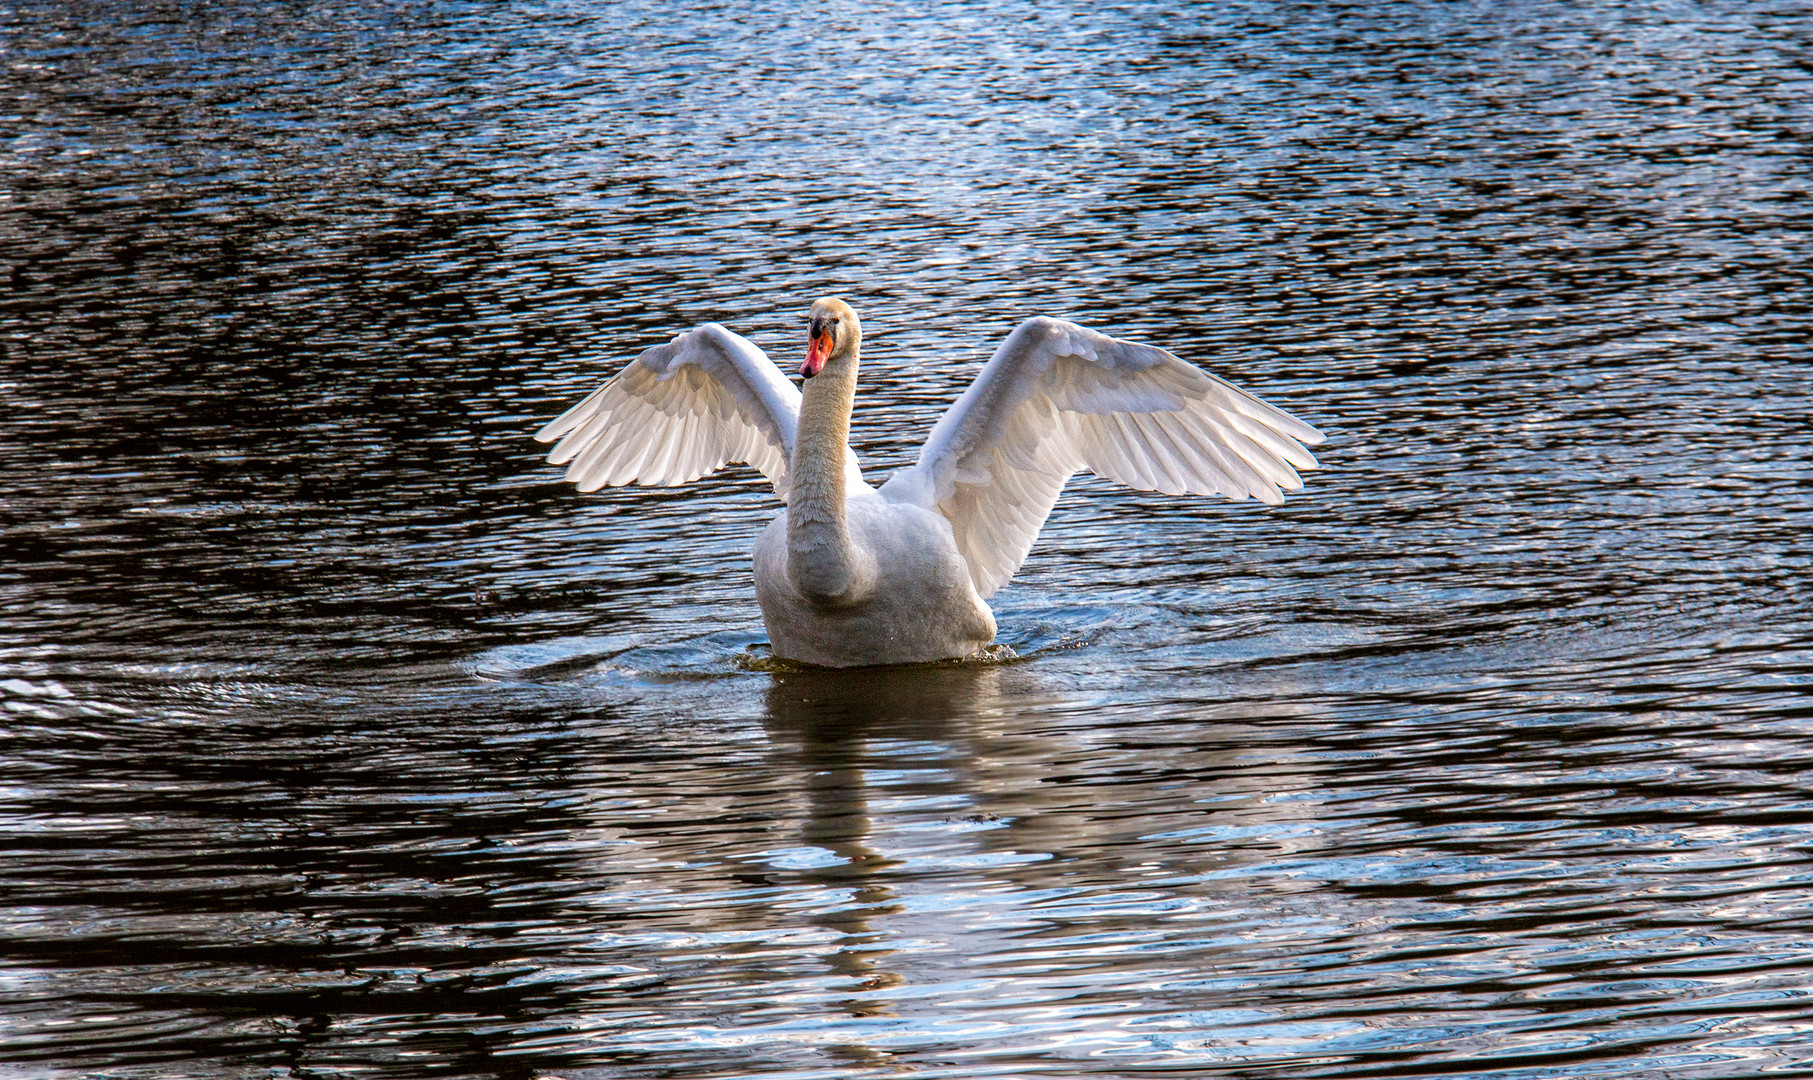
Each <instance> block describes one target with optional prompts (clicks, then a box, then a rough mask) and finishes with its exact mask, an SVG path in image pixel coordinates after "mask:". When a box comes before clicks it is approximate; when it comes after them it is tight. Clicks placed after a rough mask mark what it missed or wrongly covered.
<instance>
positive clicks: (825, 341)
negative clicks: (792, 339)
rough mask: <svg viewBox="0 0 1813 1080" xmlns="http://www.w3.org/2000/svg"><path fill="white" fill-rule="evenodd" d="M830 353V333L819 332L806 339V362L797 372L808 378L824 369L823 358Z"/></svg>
mask: <svg viewBox="0 0 1813 1080" xmlns="http://www.w3.org/2000/svg"><path fill="white" fill-rule="evenodd" d="M830 355H831V335H830V334H819V335H817V336H813V337H808V338H807V339H806V362H805V363H803V364H801V365H800V366H799V373H800V374H801V375H804V376H805V377H806V378H808V379H810V378H811V377H812V376H814V375H817V374H818V373H819V372H821V371H823V370H824V369H825V358H826V357H828V356H830Z"/></svg>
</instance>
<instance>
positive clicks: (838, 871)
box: [764, 664, 1320, 1016]
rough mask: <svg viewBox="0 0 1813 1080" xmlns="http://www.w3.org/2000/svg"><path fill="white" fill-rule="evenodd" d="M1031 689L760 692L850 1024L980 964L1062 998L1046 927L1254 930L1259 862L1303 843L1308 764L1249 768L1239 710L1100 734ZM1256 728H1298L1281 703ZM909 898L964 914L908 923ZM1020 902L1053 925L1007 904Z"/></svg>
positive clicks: (883, 687)
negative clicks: (1153, 901)
mask: <svg viewBox="0 0 1813 1080" xmlns="http://www.w3.org/2000/svg"><path fill="white" fill-rule="evenodd" d="M1038 682H1039V680H1038V678H1037V676H1036V674H1035V671H1034V669H1033V668H1031V667H1030V666H1026V665H1019V664H957V665H926V666H915V667H899V668H887V669H869V670H865V671H861V672H850V671H810V670H809V671H798V672H788V673H780V674H775V675H772V676H771V681H770V683H769V685H768V687H767V690H766V694H765V700H764V704H765V706H766V710H765V711H766V722H765V728H766V730H767V733H768V736H769V739H770V743H771V745H772V747H773V749H772V760H773V761H774V764H775V766H776V768H777V771H786V772H791V773H793V774H794V775H795V776H796V777H797V778H798V780H797V783H798V785H799V786H798V789H797V790H798V792H799V794H800V798H801V800H802V803H803V805H801V807H800V819H799V824H798V826H797V829H798V832H797V839H798V842H799V843H801V844H803V845H805V846H806V847H807V848H808V849H809V851H810V855H808V856H807V857H805V858H804V859H802V860H799V861H800V862H804V863H806V864H807V865H805V866H804V867H803V868H801V867H799V866H798V864H797V862H796V864H795V868H793V869H791V870H790V874H789V876H790V877H791V878H792V880H794V881H798V882H802V883H811V884H814V885H819V886H823V887H825V888H829V889H834V890H845V891H847V901H846V902H844V903H842V904H838V905H837V906H835V907H833V908H831V909H830V910H824V911H821V912H819V913H818V914H816V915H814V916H813V917H812V918H811V920H810V921H811V923H812V924H813V925H815V926H819V927H822V928H824V929H827V930H831V931H834V932H836V933H838V934H840V935H842V936H843V941H842V943H841V944H840V946H839V947H838V949H837V951H836V952H835V953H834V954H832V955H831V956H830V957H829V958H828V963H829V965H830V970H831V972H832V973H833V974H835V975H838V976H843V977H847V978H848V979H850V980H851V985H853V986H855V987H856V988H857V993H855V994H854V995H853V996H852V997H851V998H850V999H847V1000H844V1001H842V1002H840V1007H841V1008H843V1009H845V1010H847V1011H848V1013H849V1014H850V1015H852V1016H885V1015H893V1014H892V1013H891V1012H890V1011H889V1010H890V1008H891V1002H890V998H892V997H893V995H890V994H889V993H888V991H889V990H890V989H892V988H893V987H896V986H899V985H901V984H903V983H912V984H917V985H920V986H924V985H925V984H927V983H933V982H936V983H943V984H946V985H950V986H958V985H967V984H968V983H969V982H971V981H973V978H974V976H973V974H966V973H965V972H960V971H953V970H951V967H952V965H951V959H950V958H951V957H953V956H955V957H960V958H965V960H979V959H981V958H984V957H993V958H996V959H998V960H999V961H1001V963H1002V965H1004V966H1007V967H1010V968H1013V969H1014V970H1015V976H1014V977H1015V979H1016V981H1017V984H1018V986H1019V990H1018V991H1016V992H1024V991H1028V990H1029V989H1030V988H1031V987H1033V986H1036V985H1038V984H1040V983H1042V982H1046V981H1050V982H1051V983H1052V986H1051V989H1052V991H1053V992H1054V993H1056V992H1058V986H1059V984H1061V983H1063V982H1064V980H1066V979H1068V978H1072V977H1074V971H1075V968H1076V964H1075V963H1073V962H1071V961H1064V962H1053V961H1051V960H1050V959H1049V958H1045V957H1042V956H1038V955H1037V954H1039V953H1040V945H1039V943H1040V942H1041V941H1043V940H1044V939H1045V938H1046V937H1047V936H1048V935H1049V933H1050V932H1051V931H1052V929H1053V927H1054V926H1055V925H1058V924H1060V923H1061V924H1063V925H1065V926H1066V927H1068V931H1067V932H1075V931H1076V930H1077V929H1078V928H1079V924H1085V925H1087V927H1088V929H1089V933H1091V934H1092V935H1107V936H1109V937H1113V936H1116V935H1127V936H1129V937H1132V936H1142V937H1149V936H1150V935H1151V933H1152V931H1153V928H1154V921H1153V917H1152V914H1151V913H1150V912H1148V911H1145V910H1144V905H1142V904H1133V905H1131V906H1129V905H1128V904H1127V901H1128V898H1130V897H1134V896H1135V895H1136V894H1148V893H1152V892H1153V891H1154V890H1155V889H1157V890H1162V891H1163V892H1164V893H1165V894H1166V895H1167V903H1171V904H1173V905H1174V906H1175V908H1174V909H1175V910H1176V911H1177V912H1179V913H1181V914H1180V917H1181V918H1184V919H1186V920H1187V919H1188V918H1190V917H1191V913H1195V914H1197V915H1200V916H1201V917H1203V918H1205V919H1207V920H1209V921H1210V922H1212V923H1214V924H1217V925H1219V924H1222V923H1224V922H1225V921H1227V920H1229V919H1234V920H1251V919H1261V920H1263V919H1267V918H1270V917H1272V915H1275V914H1278V913H1276V912H1272V913H1264V914H1256V913H1255V910H1254V900H1255V898H1254V897H1253V896H1251V895H1249V893H1250V890H1251V889H1252V887H1253V885H1254V880H1253V878H1252V877H1251V876H1249V875H1250V873H1252V872H1253V869H1254V867H1255V864H1261V863H1266V862H1269V861H1275V860H1277V859H1279V858H1280V857H1281V856H1300V855H1301V853H1302V852H1303V851H1304V850H1306V849H1308V848H1311V847H1314V846H1315V845H1316V844H1317V843H1318V842H1319V841H1318V830H1317V829H1316V828H1315V823H1314V819H1315V815H1316V813H1317V809H1318V806H1319V804H1320V800H1319V799H1318V798H1316V796H1315V786H1316V783H1315V776H1314V772H1315V769H1314V765H1313V764H1312V763H1311V762H1309V761H1308V760H1306V755H1304V754H1302V753H1300V752H1297V751H1294V750H1290V749H1284V752H1283V753H1282V754H1279V755H1277V757H1275V758H1274V759H1273V760H1270V761H1267V760H1264V758H1265V757H1266V756H1267V755H1264V754H1259V755H1255V754H1253V753H1251V751H1252V750H1253V749H1254V747H1253V745H1252V739H1251V733H1250V730H1249V729H1248V726H1247V725H1248V723H1249V721H1251V720H1252V719H1253V717H1254V713H1255V706H1253V705H1251V704H1248V705H1231V706H1217V705H1212V704H1205V705H1201V706H1192V707H1190V708H1189V709H1188V711H1187V714H1186V715H1181V716H1180V715H1173V716H1171V717H1169V718H1152V717H1129V718H1128V722H1127V723H1126V724H1125V725H1124V726H1121V727H1104V726H1102V725H1100V724H1088V723H1083V722H1081V721H1079V720H1077V719H1076V717H1075V712H1074V708H1067V707H1066V704H1067V703H1066V702H1065V701H1064V700H1063V699H1061V698H1060V697H1056V696H1053V695H1051V694H1050V693H1049V692H1046V693H1044V694H1042V693H1041V690H1040V687H1039V686H1038V685H1037V684H1038ZM1071 704H1072V705H1073V704H1074V703H1071ZM1264 711H1266V712H1268V714H1269V715H1268V716H1267V718H1266V719H1267V720H1268V722H1271V723H1276V722H1277V721H1279V720H1284V721H1285V722H1286V724H1287V725H1289V726H1292V727H1294V724H1291V723H1290V720H1289V715H1290V714H1291V713H1293V712H1295V711H1297V710H1295V709H1293V708H1292V707H1291V704H1290V703H1289V702H1285V703H1277V702H1271V703H1268V704H1267V705H1266V706H1264ZM1280 712H1282V713H1283V714H1284V715H1283V716H1280V715H1279V713H1280ZM1273 749H1274V750H1277V749H1280V748H1278V747H1275V746H1274V747H1273ZM1280 759H1283V760H1280ZM1198 830H1200V831H1201V834H1202V835H1201V837H1200V838H1198V837H1193V836H1191V835H1189V834H1190V833H1192V832H1193V831H1198ZM1223 833H1227V834H1231V835H1238V836H1239V837H1240V839H1239V840H1238V842H1237V843H1224V842H1221V841H1220V840H1218V839H1217V837H1218V836H1219V835H1221V834H1223ZM1155 834H1161V835H1162V834H1177V836H1178V838H1177V839H1175V840H1170V841H1164V840H1159V841H1156V842H1155V841H1154V839H1153V837H1154V835H1155ZM1140 838H1144V842H1141V843H1135V842H1134V841H1135V840H1138V839H1140ZM1155 853H1159V856H1160V857H1159V858H1158V859H1157V861H1154V855H1155ZM1260 872H1263V871H1262V868H1261V871H1260ZM965 880H967V881H969V882H971V884H968V885H963V884H961V883H962V882H964V881H965ZM1160 881H1162V882H1163V884H1162V885H1161V884H1158V883H1159V882H1160ZM921 891H923V892H924V893H925V895H926V897H927V899H928V900H933V901H940V900H943V901H948V899H949V898H950V896H951V895H952V894H953V892H956V893H959V894H962V895H965V896H966V897H968V900H967V901H966V902H965V904H964V905H962V906H960V908H958V909H949V910H947V908H948V904H943V903H940V904H938V905H937V906H935V907H934V906H933V905H932V904H925V905H915V904H914V903H912V900H913V897H914V895H915V894H916V893H919V892H921ZM1033 891H1039V892H1041V893H1044V894H1046V895H1048V896H1053V897H1059V899H1057V900H1056V901H1055V903H1056V904H1057V905H1058V906H1049V907H1048V906H1044V905H1042V904H1035V905H1031V906H1027V905H1024V904H1018V905H1016V904H1012V903H1009V902H1007V901H1006V900H1005V897H1008V896H1012V895H1016V894H1024V893H1028V892H1033ZM1073 896H1074V897H1075V898H1076V900H1075V901H1073V900H1072V899H1070V898H1071V897H1073ZM1009 907H1012V908H1014V909H1015V911H1014V913H1013V915H1012V916H1011V917H1009V916H1008V914H1007V912H1006V911H1005V910H1004V909H1005V908H1009ZM1166 917H1167V918H1169V917H1170V916H1166ZM891 942H893V943H899V946H898V947H897V948H889V947H888V945H889V943H891ZM927 943H935V944H934V947H932V948H931V949H930V951H929V952H928V949H927ZM1093 963H1094V962H1093V961H1091V962H1090V964H1093ZM1107 963H1109V964H1110V965H1112V961H1107ZM990 966H991V967H992V966H995V965H992V964H991V965H990ZM1085 966H1089V965H1088V964H1085ZM968 970H969V969H965V971H968ZM1066 972H1068V973H1069V974H1066ZM865 994H873V995H874V996H873V997H867V996H864V995H865Z"/></svg>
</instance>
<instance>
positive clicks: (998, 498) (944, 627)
mask: <svg viewBox="0 0 1813 1080" xmlns="http://www.w3.org/2000/svg"><path fill="white" fill-rule="evenodd" d="M861 348H862V325H861V323H860V322H859V321H858V319H857V316H856V312H855V310H854V309H852V308H851V307H850V306H849V305H848V304H846V303H844V302H843V301H842V300H840V299H838V298H836V297H826V298H823V299H820V300H818V301H816V302H815V303H813V305H812V309H811V313H810V315H809V316H808V319H807V326H806V358H805V361H804V363H802V364H801V365H800V369H799V373H800V375H801V376H803V379H802V387H801V388H800V389H796V388H795V387H794V385H793V383H792V382H790V381H789V380H788V379H787V378H786V376H785V375H783V374H782V372H781V371H780V369H779V368H778V367H776V366H775V364H774V363H773V362H772V361H771V360H769V359H768V356H767V354H765V353H763V352H762V350H761V349H759V348H757V347H756V346H755V345H754V343H752V342H750V341H749V340H748V339H746V338H743V337H741V336H739V335H737V334H734V333H732V332H731V331H729V330H727V329H725V328H724V327H723V326H720V325H719V324H717V323H710V322H708V323H705V324H704V325H702V326H699V327H697V328H695V329H693V330H689V331H687V332H685V333H683V334H680V335H678V336H676V337H675V338H674V339H673V340H671V341H669V342H668V343H666V344H665V345H657V346H655V347H653V348H651V349H649V350H648V351H646V352H644V353H643V354H642V355H640V356H638V357H637V358H636V359H635V360H633V361H631V362H630V363H629V365H628V366H627V367H625V368H624V369H623V370H622V371H621V372H619V373H618V374H617V375H616V376H615V377H614V378H612V379H611V380H610V381H608V382H606V383H605V384H604V385H603V386H601V387H599V388H598V389H597V390H595V391H593V392H592V393H591V394H590V395H589V396H587V397H586V398H585V399H584V400H583V401H580V402H579V403H578V404H577V405H574V406H573V407H572V408H570V409H568V410H567V411H566V412H564V413H562V414H561V415H560V416H559V417H557V418H556V419H554V420H553V421H551V422H550V423H549V424H547V426H545V427H543V428H542V429H541V430H540V431H538V432H536V434H535V438H536V439H538V440H540V441H542V442H554V443H555V445H554V447H553V449H552V450H551V451H550V452H549V454H548V461H549V462H551V463H553V464H556V465H560V464H565V465H566V466H567V470H566V479H567V480H569V481H572V482H573V483H574V484H575V485H577V486H578V489H579V490H580V491H596V490H597V489H599V488H601V487H604V486H606V485H612V486H615V485H619V484H627V483H640V484H656V485H667V486H671V485H675V484H684V483H688V482H690V481H693V480H696V479H698V478H699V477H701V476H704V475H705V474H706V473H709V472H712V471H714V470H716V469H718V468H721V467H723V466H724V465H726V464H728V463H731V462H745V463H747V464H749V465H752V466H754V467H755V468H756V469H758V470H759V471H760V472H761V473H762V474H763V475H764V476H766V477H767V478H768V479H769V480H770V481H771V482H772V483H773V485H774V491H775V494H776V495H778V496H779V497H780V498H781V500H782V501H783V502H784V503H785V504H786V507H785V509H783V510H782V511H781V512H780V513H779V514H778V515H777V516H776V517H775V518H774V520H773V521H772V522H770V523H769V524H768V526H767V527H766V528H764V529H763V530H762V532H761V534H760V535H759V536H757V537H756V541H755V560H754V561H755V595H756V600H757V601H758V602H759V603H760V605H761V609H762V621H763V623H764V624H765V625H766V627H767V630H768V636H769V640H770V643H771V645H772V647H773V650H774V653H775V655H777V656H780V657H783V658H786V659H790V660H795V661H800V662H803V663H807V664H814V665H820V666H825V667H856V666H862V665H871V664H901V663H916V662H923V661H932V660H948V659H957V658H963V657H968V656H973V655H975V654H977V653H979V652H981V651H982V650H983V649H984V647H985V646H987V645H988V644H989V643H990V642H992V641H993V640H994V637H995V618H994V614H993V612H991V611H990V610H989V607H988V604H987V603H986V599H987V597H989V596H990V595H992V594H993V593H994V591H995V590H996V589H998V588H1000V587H1001V586H1002V585H1003V584H1004V583H1005V582H1006V581H1007V579H1008V578H1009V577H1011V576H1012V575H1013V573H1014V571H1015V570H1017V569H1018V568H1019V566H1020V563H1021V562H1023V561H1024V560H1025V558H1026V553H1027V551H1029V550H1030V549H1031V547H1032V543H1033V540H1034V539H1035V538H1037V536H1038V534H1039V529H1040V527H1041V526H1042V525H1044V523H1045V518H1046V516H1047V515H1048V514H1050V512H1051V507H1052V504H1053V503H1055V502H1056V501H1057V497H1058V492H1059V491H1060V490H1061V489H1062V488H1063V487H1064V484H1065V482H1066V481H1067V480H1069V479H1070V477H1071V476H1072V475H1073V474H1075V473H1076V472H1077V471H1078V470H1080V469H1089V470H1091V471H1093V472H1095V473H1097V474H1098V475H1102V476H1107V477H1109V478H1111V479H1114V480H1117V481H1119V482H1120V483H1123V484H1126V485H1128V486H1130V487H1134V488H1138V489H1141V490H1144V491H1162V492H1165V493H1167V494H1172V495H1182V494H1195V495H1225V496H1227V497H1229V498H1231V499H1243V498H1245V497H1246V496H1249V495H1251V496H1253V497H1255V498H1257V499H1260V500H1261V501H1263V502H1266V503H1270V504H1274V505H1275V504H1277V503H1280V502H1283V501H1284V497H1283V492H1284V491H1295V490H1298V489H1299V488H1301V487H1302V486H1303V481H1302V480H1301V479H1300V478H1299V477H1298V475H1297V471H1298V470H1308V469H1314V468H1316V466H1317V462H1316V459H1315V457H1314V456H1313V455H1311V454H1310V452H1309V450H1308V447H1310V446H1313V445H1316V444H1318V443H1320V442H1322V441H1323V437H1322V434H1321V432H1319V431H1317V430H1316V429H1315V428H1313V427H1310V426H1309V425H1308V424H1305V423H1303V422H1302V421H1301V420H1298V419H1296V418H1295V417H1293V416H1291V415H1289V414H1288V413H1285V412H1283V411H1282V410H1279V409H1277V408H1274V407H1272V406H1271V405H1267V404H1266V403H1265V402H1263V401H1260V400H1259V399H1258V398H1256V397H1253V396H1252V395H1251V394H1248V393H1246V392H1245V391H1242V390H1240V389H1238V388H1236V387H1235V386H1233V385H1232V384H1230V383H1228V382H1226V381H1224V380H1222V379H1220V378H1217V377H1216V376H1214V375H1210V374H1208V373H1207V372H1205V371H1202V370H1201V369H1199V368H1197V367H1195V366H1193V365H1191V364H1189V363H1186V362H1185V361H1183V360H1180V359H1178V358H1177V357H1175V356H1173V355H1172V354H1170V353H1168V352H1166V351H1165V350H1163V349H1159V348H1155V347H1153V346H1150V345H1140V344H1135V343H1133V342H1130V341H1122V340H1119V339H1117V338H1112V337H1109V336H1107V335H1105V334H1101V333H1098V332H1096V331H1094V330H1088V329H1085V328H1084V327H1081V326H1078V325H1077V324H1076V323H1073V322H1067V321H1065V320H1063V319H1056V318H1050V317H1046V316H1037V317H1034V318H1030V319H1027V320H1026V321H1025V322H1022V323H1021V324H1020V325H1019V326H1018V327H1016V328H1015V329H1014V331H1013V332H1012V333H1010V334H1009V335H1008V336H1007V340H1006V341H1004V342H1002V343H1001V347H1000V348H998V349H996V350H995V353H994V356H993V357H992V358H990V359H989V361H988V363H986V364H984V365H983V367H982V370H981V372H980V373H979V374H978V375H977V376H976V381H975V382H974V383H972V384H971V385H970V387H969V389H967V390H965V391H964V392H963V394H962V396H960V397H959V398H958V399H957V401H956V402H955V404H953V405H952V406H951V407H950V409H949V411H947V412H946V413H945V414H944V416H943V417H942V418H941V419H940V420H939V421H938V422H937V424H936V425H934V426H933V428H932V431H931V435H930V436H929V437H927V439H926V441H925V446H924V448H923V449H922V450H921V451H920V453H919V460H918V461H917V462H916V463H915V464H913V465H910V466H908V467H906V468H904V469H901V470H900V471H899V472H896V473H895V474H894V475H893V476H891V477H889V478H888V480H887V482H886V483H884V484H882V485H881V487H879V488H876V487H872V486H870V484H869V483H868V482H867V481H865V480H864V479H863V476H862V470H861V468H860V467H859V466H858V464H857V460H856V455H855V453H854V452H852V451H851V449H850V445H849V435H850V411H851V408H852V406H853V405H854V403H855V399H856V370H857V366H858V355H859V353H860V352H861ZM555 440H559V441H558V442H555Z"/></svg>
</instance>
